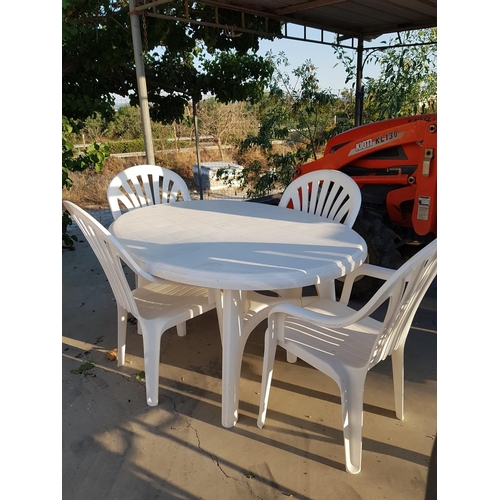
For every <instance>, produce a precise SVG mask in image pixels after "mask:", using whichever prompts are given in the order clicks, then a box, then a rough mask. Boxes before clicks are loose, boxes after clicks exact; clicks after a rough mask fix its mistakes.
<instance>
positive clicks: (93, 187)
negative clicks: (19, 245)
mask: <svg viewBox="0 0 500 500" xmlns="http://www.w3.org/2000/svg"><path fill="white" fill-rule="evenodd" d="M201 155H202V156H201V158H202V160H203V161H207V162H208V161H220V156H219V153H218V151H217V150H213V149H206V150H202V151H201ZM155 160H156V161H155V163H156V165H160V166H162V167H166V168H169V169H171V170H174V171H175V172H176V173H178V174H179V175H180V176H181V177H182V178H183V179H184V180H185V181H186V184H187V185H188V188H189V190H190V191H196V184H195V181H194V178H193V165H196V163H197V162H196V153H195V151H189V152H185V153H184V152H182V153H171V154H157V155H156V159H155ZM226 161H235V162H236V160H226ZM145 163H146V157H145V156H134V157H128V158H117V157H114V156H113V157H109V158H107V159H106V161H105V163H104V167H103V169H102V170H101V172H99V173H97V172H95V171H94V170H92V169H88V170H87V171H85V172H74V173H72V174H71V175H70V178H71V180H72V181H73V186H72V187H71V189H70V190H67V189H65V188H63V190H62V198H63V199H65V200H69V201H72V202H73V203H76V204H77V205H79V206H80V207H82V208H86V209H106V208H108V200H107V197H106V191H107V189H108V185H109V183H110V182H111V180H112V179H113V177H115V175H116V174H118V173H119V172H122V171H123V170H125V169H126V168H129V167H132V166H134V165H144V164H145ZM232 191H233V192H234V189H233V190H232Z"/></svg>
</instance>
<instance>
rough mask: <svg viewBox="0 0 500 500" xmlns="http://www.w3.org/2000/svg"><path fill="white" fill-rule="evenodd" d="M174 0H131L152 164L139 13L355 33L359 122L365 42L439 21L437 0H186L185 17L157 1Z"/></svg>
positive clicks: (240, 28) (232, 29) (229, 31)
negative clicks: (222, 16)
mask: <svg viewBox="0 0 500 500" xmlns="http://www.w3.org/2000/svg"><path fill="white" fill-rule="evenodd" d="M170 2H171V0H129V10H130V15H131V26H132V39H133V44H134V57H135V63H136V73H137V86H138V94H139V102H140V106H141V117H142V124H143V131H144V143H145V149H146V158H147V161H148V163H152V164H154V152H153V141H152V136H151V126H150V119H149V105H148V100H147V88H146V79H145V75H144V63H143V59H142V43H141V31H140V30H141V28H140V22H139V16H142V14H144V15H147V16H151V17H159V18H164V19H167V20H173V21H178V22H179V21H180V22H185V23H194V24H202V25H206V26H212V27H214V28H220V29H222V30H224V32H225V33H226V36H235V35H237V33H239V32H244V33H253V34H255V35H257V36H260V37H263V38H266V37H267V38H269V37H270V36H273V37H276V34H275V33H270V32H268V31H267V30H266V27H267V22H268V20H270V19H271V20H279V21H281V22H282V23H283V29H282V35H281V36H282V38H290V39H294V40H303V41H308V42H315V43H322V44H328V45H331V44H332V43H333V41H332V40H330V41H327V40H326V38H325V33H328V34H333V35H335V37H336V41H337V42H338V43H340V42H343V41H345V40H348V39H352V47H351V48H353V49H356V51H357V56H358V58H357V60H358V64H357V67H358V70H357V78H356V125H361V115H362V96H361V79H362V57H363V43H364V41H369V40H372V39H374V38H377V37H378V36H380V35H384V34H388V33H397V32H399V31H409V30H416V29H424V28H433V27H436V26H437V0H250V1H246V0H201V1H199V2H195V1H193V0H185V2H184V4H185V9H184V16H183V17H172V16H165V15H161V14H157V13H156V11H155V7H156V6H158V5H162V4H166V3H170ZM196 4H205V5H211V6H213V7H214V8H215V9H214V20H213V22H206V21H205V22H201V21H199V20H198V19H199V18H197V16H196V14H195V10H196ZM219 9H227V10H232V11H236V12H239V13H240V14H241V22H240V24H239V25H237V26H236V25H233V26H227V25H222V24H219V22H218V10H219ZM247 16H257V17H259V18H262V19H263V26H264V28H263V29H262V30H261V31H255V30H251V29H248V27H247V26H246V24H245V18H246V17H247ZM289 24H293V25H298V26H303V27H304V33H303V36H302V37H297V36H292V35H290V34H289V33H288V25H289ZM307 28H313V29H315V30H319V31H320V38H319V39H318V37H317V35H316V36H311V33H310V32H308V31H307Z"/></svg>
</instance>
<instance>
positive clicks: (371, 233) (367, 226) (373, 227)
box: [351, 210, 401, 300]
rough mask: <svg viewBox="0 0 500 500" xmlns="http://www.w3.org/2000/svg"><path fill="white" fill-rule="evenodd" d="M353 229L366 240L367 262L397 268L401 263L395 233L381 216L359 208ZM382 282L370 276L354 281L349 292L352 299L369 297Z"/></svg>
mask: <svg viewBox="0 0 500 500" xmlns="http://www.w3.org/2000/svg"><path fill="white" fill-rule="evenodd" d="M353 229H354V230H355V231H356V232H357V233H358V234H359V235H360V236H361V237H362V238H363V239H364V240H365V241H366V244H367V246H368V256H367V258H366V260H365V263H367V264H374V265H376V266H381V267H387V268H389V269H397V268H399V266H400V265H401V254H400V253H399V252H398V251H397V250H396V243H395V241H396V233H395V232H394V231H392V230H391V229H390V228H388V227H387V226H386V225H385V224H384V222H383V219H382V216H381V215H379V214H376V213H373V212H368V211H366V210H360V212H359V215H358V217H357V219H356V222H355V223H354V226H353ZM382 284H383V280H379V279H377V278H371V277H363V278H359V279H358V280H357V281H355V283H354V285H353V289H352V293H351V298H353V299H362V300H367V299H369V298H370V297H371V296H372V295H373V294H374V293H375V292H376V291H377V290H378V289H379V288H380V286H381V285H382Z"/></svg>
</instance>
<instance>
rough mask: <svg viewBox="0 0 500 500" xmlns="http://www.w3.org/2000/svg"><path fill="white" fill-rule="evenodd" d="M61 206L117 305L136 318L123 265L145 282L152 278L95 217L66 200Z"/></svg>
mask: <svg viewBox="0 0 500 500" xmlns="http://www.w3.org/2000/svg"><path fill="white" fill-rule="evenodd" d="M63 204H64V206H65V207H66V209H67V210H68V212H69V213H70V215H71V218H72V219H73V220H74V221H75V222H76V223H77V224H78V226H79V228H80V229H81V231H82V233H83V235H84V236H85V238H86V239H87V241H88V242H89V244H90V246H91V247H92V250H94V253H95V255H96V257H97V258H98V260H99V263H100V264H101V266H102V268H103V269H104V272H105V273H106V277H107V278H108V281H109V284H110V285H111V289H112V290H113V294H114V296H115V299H116V301H117V303H118V305H120V306H121V307H123V308H124V309H126V310H127V311H128V312H130V313H131V314H133V315H134V316H135V317H136V318H137V317H138V310H137V305H136V302H135V299H134V297H133V295H132V291H131V288H130V285H129V283H128V280H127V277H126V275H125V272H124V270H123V265H122V263H125V264H126V265H127V266H128V267H129V268H130V269H131V270H132V271H133V272H134V273H135V274H136V275H137V274H139V275H141V276H142V277H144V278H145V279H146V280H148V281H154V280H155V279H154V277H153V276H151V275H150V274H149V273H147V272H145V271H143V270H142V269H141V268H140V267H139V266H138V265H137V263H136V262H135V261H134V260H133V259H132V257H131V256H130V255H129V253H128V252H127V251H126V250H125V248H123V246H122V245H121V243H120V242H119V241H118V240H117V239H116V238H115V237H114V236H113V235H112V234H111V233H110V232H109V231H108V230H107V229H106V228H105V227H104V226H103V225H102V224H100V223H99V222H98V221H97V220H95V219H94V217H92V216H91V215H90V214H88V213H87V212H86V211H85V210H83V209H81V208H80V207H79V206H77V205H75V204H74V203H72V202H71V201H67V200H65V201H63Z"/></svg>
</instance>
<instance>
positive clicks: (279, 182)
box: [240, 53, 340, 198]
mask: <svg viewBox="0 0 500 500" xmlns="http://www.w3.org/2000/svg"><path fill="white" fill-rule="evenodd" d="M268 57H269V60H270V61H272V62H273V65H274V74H273V79H272V82H271V86H270V90H269V93H268V94H267V95H266V97H265V98H264V99H263V100H262V101H261V104H260V113H259V119H260V127H259V130H258V133H257V134H255V135H250V136H248V137H247V138H246V139H245V140H244V141H243V142H242V144H241V150H242V151H246V150H248V149H250V148H255V147H258V148H261V149H262V150H264V151H265V152H266V155H267V156H266V160H267V165H264V164H263V163H262V162H261V161H254V162H252V163H251V164H250V165H249V166H248V167H246V168H244V169H243V172H242V178H241V179H240V182H241V184H242V186H243V187H244V188H246V189H247V196H249V197H251V198H253V197H259V196H264V195H266V194H269V193H271V192H272V191H274V190H276V189H282V188H284V187H286V186H287V185H288V184H289V183H290V181H291V179H292V177H293V175H294V173H295V170H296V169H297V167H298V166H300V165H302V164H303V163H305V162H307V161H308V160H309V159H310V158H314V159H316V158H317V157H318V154H319V147H320V146H322V145H324V144H325V143H326V141H327V140H328V139H329V138H330V137H331V136H332V135H333V134H334V132H335V127H336V113H337V110H338V109H340V108H339V106H338V105H339V98H338V97H337V96H335V95H334V94H333V93H332V91H331V90H329V89H321V88H320V86H319V81H318V78H317V73H316V67H315V66H314V65H313V64H312V63H311V61H309V60H308V61H306V62H305V63H304V64H303V65H301V66H299V67H298V68H296V69H294V70H293V71H292V75H293V76H295V77H296V80H295V82H294V83H292V82H291V79H290V77H289V76H288V75H287V74H285V73H284V72H282V71H281V70H280V67H282V66H285V67H286V66H288V60H287V59H286V57H285V55H284V54H283V53H280V54H279V55H278V56H277V57H276V56H273V55H272V53H270V54H269V55H268ZM292 139H293V144H294V145H295V150H292V151H288V152H286V153H283V152H279V153H277V152H276V151H274V150H273V142H274V141H276V140H278V141H291V140H292Z"/></svg>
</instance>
